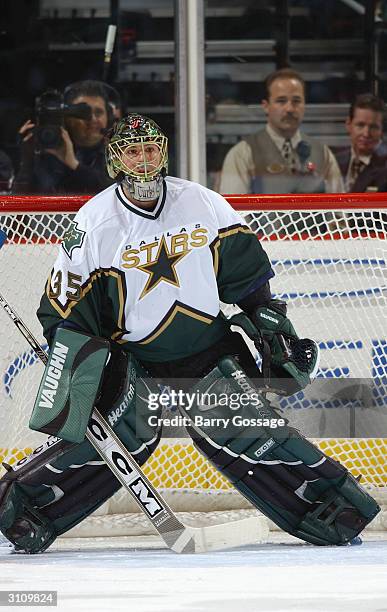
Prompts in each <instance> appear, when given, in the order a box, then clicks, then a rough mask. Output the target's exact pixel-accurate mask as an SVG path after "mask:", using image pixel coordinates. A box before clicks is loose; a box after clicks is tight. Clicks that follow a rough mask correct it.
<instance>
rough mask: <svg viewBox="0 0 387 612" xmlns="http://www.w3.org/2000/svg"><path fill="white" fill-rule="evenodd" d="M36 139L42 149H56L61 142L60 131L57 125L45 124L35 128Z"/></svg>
mask: <svg viewBox="0 0 387 612" xmlns="http://www.w3.org/2000/svg"><path fill="white" fill-rule="evenodd" d="M36 139H37V141H38V143H39V145H40V146H41V147H42V148H44V149H57V148H58V147H60V145H61V143H62V133H61V130H60V127H58V126H57V125H45V126H44V127H40V128H38V130H37V134H36Z"/></svg>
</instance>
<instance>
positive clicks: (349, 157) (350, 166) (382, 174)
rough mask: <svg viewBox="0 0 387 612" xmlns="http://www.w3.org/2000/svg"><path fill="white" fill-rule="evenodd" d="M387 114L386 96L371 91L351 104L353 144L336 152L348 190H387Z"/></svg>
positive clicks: (349, 120)
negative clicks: (386, 128) (386, 133)
mask: <svg viewBox="0 0 387 612" xmlns="http://www.w3.org/2000/svg"><path fill="white" fill-rule="evenodd" d="M384 114H385V105H384V102H383V100H381V99H380V98H378V97H377V96H374V95H372V94H369V93H365V94H361V95H359V96H357V97H356V98H355V100H354V101H353V102H352V104H351V106H350V109H349V116H348V118H347V120H346V127H347V131H348V134H349V137H350V139H351V146H350V147H346V148H344V149H341V150H339V151H338V152H337V153H336V158H337V161H338V163H339V166H340V170H341V173H342V176H343V179H344V183H345V190H346V191H351V192H364V191H387V144H386V143H384V142H383V141H382V136H383V119H384Z"/></svg>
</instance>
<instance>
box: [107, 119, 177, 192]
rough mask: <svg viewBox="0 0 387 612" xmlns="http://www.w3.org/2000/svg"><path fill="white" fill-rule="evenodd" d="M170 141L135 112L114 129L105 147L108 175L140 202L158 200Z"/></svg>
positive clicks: (166, 164) (148, 120)
mask: <svg viewBox="0 0 387 612" xmlns="http://www.w3.org/2000/svg"><path fill="white" fill-rule="evenodd" d="M167 144H168V139H167V137H166V136H164V134H163V133H162V131H161V129H160V128H159V126H158V125H157V123H155V122H154V121H153V120H152V119H148V117H143V116H142V115H138V114H136V113H132V114H130V115H128V116H127V117H124V118H123V119H121V121H119V122H118V123H117V124H116V125H115V126H114V128H113V130H112V133H111V135H110V139H109V143H108V145H107V147H106V165H107V170H108V174H109V176H110V177H111V178H112V179H115V180H116V181H118V182H121V181H123V182H124V183H125V184H126V185H127V187H128V189H129V193H130V195H131V196H132V197H133V198H134V199H135V200H138V201H140V202H151V201H153V200H156V199H157V198H158V197H159V195H160V192H161V188H162V184H163V179H164V176H165V175H166V173H167V168H168V150H167Z"/></svg>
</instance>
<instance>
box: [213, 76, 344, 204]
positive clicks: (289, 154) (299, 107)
mask: <svg viewBox="0 0 387 612" xmlns="http://www.w3.org/2000/svg"><path fill="white" fill-rule="evenodd" d="M265 88H266V94H265V95H266V97H265V99H264V100H262V105H263V108H264V111H265V113H266V115H267V124H266V127H265V128H264V129H263V130H261V131H259V132H258V133H256V134H254V135H251V136H247V137H246V138H245V139H243V140H242V141H241V142H239V143H238V144H236V145H235V146H234V147H232V148H231V149H230V151H229V152H228V153H227V155H226V158H225V160H224V163H223V168H222V175H221V180H220V191H221V193H311V192H317V193H318V192H324V191H328V192H331V193H335V192H340V191H343V190H344V185H343V181H342V178H341V174H340V170H339V167H338V165H337V162H336V160H335V157H334V155H333V153H332V152H331V151H330V149H329V148H328V147H327V146H326V145H323V144H321V143H320V142H319V141H318V140H315V139H312V138H309V137H308V136H306V135H305V134H303V133H302V132H300V130H299V127H300V124H301V122H302V119H303V116H304V111H305V83H304V80H303V79H302V77H301V76H300V75H299V74H298V73H297V72H295V71H294V70H292V69H290V68H283V69H281V70H277V71H276V72H273V73H272V74H270V75H269V76H268V77H267V79H266V81H265Z"/></svg>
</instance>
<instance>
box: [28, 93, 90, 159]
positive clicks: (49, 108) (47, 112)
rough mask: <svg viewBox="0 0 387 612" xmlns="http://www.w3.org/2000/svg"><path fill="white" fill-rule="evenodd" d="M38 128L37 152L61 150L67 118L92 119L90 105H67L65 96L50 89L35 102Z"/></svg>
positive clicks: (36, 136) (36, 138)
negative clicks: (62, 131) (62, 129)
mask: <svg viewBox="0 0 387 612" xmlns="http://www.w3.org/2000/svg"><path fill="white" fill-rule="evenodd" d="M35 115H36V120H35V121H36V127H35V129H34V136H35V150H36V151H37V152H40V151H42V150H44V149H59V148H60V146H61V144H62V133H61V128H62V127H66V123H65V121H66V118H67V117H74V118H76V119H83V120H86V121H87V120H88V119H91V117H92V113H91V108H90V106H89V105H88V104H86V103H84V102H81V103H80V104H65V103H64V100H63V95H62V94H61V92H60V91H58V90H56V89H49V90H47V91H45V92H44V93H42V94H41V96H39V97H38V98H36V101H35Z"/></svg>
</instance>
